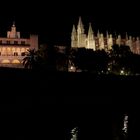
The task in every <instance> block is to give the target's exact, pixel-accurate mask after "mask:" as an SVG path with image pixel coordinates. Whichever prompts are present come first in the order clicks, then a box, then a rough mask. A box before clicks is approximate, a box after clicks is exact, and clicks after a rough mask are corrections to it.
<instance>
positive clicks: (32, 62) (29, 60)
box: [22, 49, 37, 69]
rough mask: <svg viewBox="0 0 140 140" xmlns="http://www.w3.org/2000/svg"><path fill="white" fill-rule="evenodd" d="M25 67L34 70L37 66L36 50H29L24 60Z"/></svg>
mask: <svg viewBox="0 0 140 140" xmlns="http://www.w3.org/2000/svg"><path fill="white" fill-rule="evenodd" d="M22 63H23V65H24V67H25V68H27V69H33V68H35V67H36V64H37V52H36V51H35V49H29V50H28V52H27V54H26V56H25V57H24V58H23V62H22Z"/></svg>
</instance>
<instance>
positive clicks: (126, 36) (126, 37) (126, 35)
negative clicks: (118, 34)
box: [125, 32, 128, 40]
mask: <svg viewBox="0 0 140 140" xmlns="http://www.w3.org/2000/svg"><path fill="white" fill-rule="evenodd" d="M125 39H126V40H128V34H127V32H126V33H125Z"/></svg>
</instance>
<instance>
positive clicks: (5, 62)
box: [1, 59, 10, 64]
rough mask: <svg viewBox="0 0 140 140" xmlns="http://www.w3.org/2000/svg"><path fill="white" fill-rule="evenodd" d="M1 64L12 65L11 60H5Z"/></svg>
mask: <svg viewBox="0 0 140 140" xmlns="http://www.w3.org/2000/svg"><path fill="white" fill-rule="evenodd" d="M1 63H3V64H8V63H10V60H8V59H4V60H2V62H1Z"/></svg>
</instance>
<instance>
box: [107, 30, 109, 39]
mask: <svg viewBox="0 0 140 140" xmlns="http://www.w3.org/2000/svg"><path fill="white" fill-rule="evenodd" d="M106 38H107V39H108V38H109V34H108V30H107V31H106Z"/></svg>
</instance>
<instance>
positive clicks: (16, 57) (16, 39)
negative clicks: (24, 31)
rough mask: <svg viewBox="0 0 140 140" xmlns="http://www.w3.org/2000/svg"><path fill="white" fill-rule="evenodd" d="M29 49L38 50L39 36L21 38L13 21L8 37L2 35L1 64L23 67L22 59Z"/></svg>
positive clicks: (0, 38)
mask: <svg viewBox="0 0 140 140" xmlns="http://www.w3.org/2000/svg"><path fill="white" fill-rule="evenodd" d="M28 49H36V50H38V36H37V35H30V38H21V36H20V32H17V31H16V26H15V24H14V23H13V25H12V27H11V31H8V32H7V37H0V66H4V67H23V65H22V60H23V58H24V57H25V54H26V52H27V50H28Z"/></svg>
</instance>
